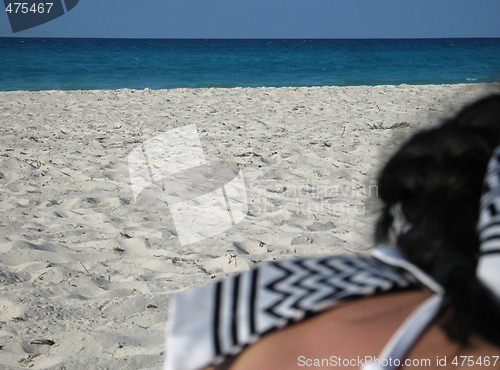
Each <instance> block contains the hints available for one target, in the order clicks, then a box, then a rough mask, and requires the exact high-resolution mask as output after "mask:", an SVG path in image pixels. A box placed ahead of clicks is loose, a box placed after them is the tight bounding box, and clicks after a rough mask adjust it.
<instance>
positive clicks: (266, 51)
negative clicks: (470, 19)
mask: <svg viewBox="0 0 500 370" xmlns="http://www.w3.org/2000/svg"><path fill="white" fill-rule="evenodd" d="M475 82H500V38H487V39H394V40H393V39H382V40H376V39H373V40H370V39H368V40H366V39H357V40H275V39H273V40H192V39H189V40H161V39H147V40H142V39H27V38H0V90H3V91H5V90H7V91H8V90H48V89H61V90H70V89H119V88H135V89H143V88H146V87H149V88H151V89H165V88H178V87H237V86H243V87H256V86H325V85H335V86H346V85H380V84H391V85H397V84H403V83H406V84H454V83H475Z"/></svg>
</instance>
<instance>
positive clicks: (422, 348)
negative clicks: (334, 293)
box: [225, 291, 500, 370]
mask: <svg viewBox="0 0 500 370" xmlns="http://www.w3.org/2000/svg"><path fill="white" fill-rule="evenodd" d="M430 295H431V293H430V292H428V291H409V292H401V293H391V294H386V295H379V296H374V297H370V298H364V299H360V300H357V301H352V302H349V303H345V304H343V305H341V306H338V307H336V308H333V309H331V310H328V311H326V312H324V313H322V314H320V315H317V316H315V317H313V318H311V319H309V320H305V321H303V322H300V323H297V324H294V325H291V326H289V327H287V328H285V329H282V330H278V331H276V332H273V333H270V334H268V335H266V336H264V337H263V338H262V339H261V340H259V341H258V342H256V343H255V344H253V345H251V346H249V347H248V348H246V349H245V350H244V351H243V352H242V353H241V354H240V355H238V357H236V358H235V359H234V360H233V361H232V362H231V364H230V367H229V368H231V369H235V370H243V369H257V368H258V369H293V368H304V367H314V368H322V367H325V368H332V367H338V368H343V369H344V368H353V369H359V368H360V364H362V363H363V362H365V361H366V360H370V359H372V360H373V359H375V358H376V357H377V356H378V354H379V353H380V352H381V351H382V349H383V347H384V346H385V344H386V343H387V342H388V341H389V340H390V338H391V337H392V335H393V334H394V332H395V331H396V330H397V329H398V327H399V326H400V325H401V324H402V323H403V322H404V320H405V319H406V318H407V317H408V315H410V314H411V312H412V311H413V310H415V309H416V308H417V307H418V306H419V305H420V304H421V303H422V302H424V301H425V299H426V298H428V297H429V296H430ZM472 347H473V348H467V349H464V348H462V347H461V346H460V345H459V344H457V343H455V342H451V341H450V340H448V339H447V337H446V336H445V334H444V333H443V332H442V330H441V329H440V328H439V327H438V326H436V325H433V326H432V327H431V328H429V330H427V331H426V332H425V333H424V335H423V336H422V338H421V339H420V340H419V341H418V343H417V344H416V345H415V346H414V347H413V348H412V350H411V351H410V353H409V354H408V358H409V359H422V360H423V359H428V360H431V361H432V364H433V365H436V366H432V367H437V364H436V361H437V360H439V359H440V358H444V357H443V356H446V354H455V355H456V354H457V353H474V354H479V353H488V354H490V355H491V354H493V353H496V354H497V355H500V349H498V348H495V347H493V346H491V345H489V344H488V343H486V342H484V341H482V340H480V339H479V338H474V339H473V341H472ZM439 356H440V357H439ZM449 358H451V357H449ZM449 361H451V360H449ZM498 362H499V364H500V360H499V361H498ZM226 365H227V364H226ZM441 365H443V364H442V363H441ZM448 365H451V364H448ZM455 365H456V364H453V366H452V367H450V368H455V369H456V368H458V367H457V366H455ZM225 367H226V368H227V367H228V366H225ZM441 368H444V367H441Z"/></svg>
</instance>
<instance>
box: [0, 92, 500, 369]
mask: <svg viewBox="0 0 500 370" xmlns="http://www.w3.org/2000/svg"><path fill="white" fill-rule="evenodd" d="M498 91H500V85H498V84H464V85H426V86H410V85H401V86H375V87H367V86H358V87H301V88H294V87H290V88H234V89H173V90H149V89H146V90H113V91H111V90H100V91H43V92H25V91H18V92H0V122H1V125H0V133H1V135H0V368H19V367H20V368H32V369H47V368H48V369H63V368H65V369H161V368H162V366H163V361H164V358H165V356H166V354H165V353H164V351H165V349H164V347H165V346H164V336H165V327H166V325H167V323H168V320H169V315H168V303H169V300H170V298H171V296H172V295H173V294H175V293H177V292H180V291H183V290H185V289H189V288H191V287H193V286H196V285H200V284H205V283H208V282H211V281H213V280H214V279H219V278H223V277H224V276H226V275H228V274H232V273H235V272H237V271H241V270H244V269H248V268H251V267H252V266H255V265H257V264H260V263H263V262H265V261H272V260H277V259H283V258H291V257H293V256H306V255H308V256H309V255H320V254H322V255H324V254H352V253H361V254H365V253H369V251H370V249H371V247H372V246H373V242H372V234H373V224H374V220H375V219H376V210H377V199H376V198H377V188H376V186H375V185H374V184H375V180H376V176H377V172H378V170H379V168H380V166H381V164H382V163H383V162H384V160H385V159H386V158H387V157H388V156H389V155H390V154H391V153H392V152H393V151H394V150H395V149H396V148H397V146H398V144H399V143H401V142H402V141H403V140H404V139H405V138H406V137H408V136H409V135H410V134H412V133H414V132H416V131H417V130H420V129H422V128H425V127H429V126H432V125H433V124H435V123H436V122H438V121H439V120H441V119H443V118H445V117H449V116H451V115H452V114H453V113H454V112H456V110H457V109H459V108H460V107H461V106H462V105H463V104H465V103H467V102H471V101H473V100H475V99H476V98H478V97H481V96H484V95H486V94H488V93H490V92H498ZM187 125H195V128H196V131H197V134H198V137H199V142H200V143H201V149H202V152H203V153H204V156H205V157H206V159H207V160H208V161H223V162H232V163H234V164H235V165H237V166H238V168H239V169H240V170H241V174H242V176H243V179H244V184H245V191H246V200H247V207H248V213H247V214H246V216H245V217H244V218H243V219H242V220H237V221H238V222H233V223H235V225H234V226H232V227H227V228H225V229H224V231H223V232H221V233H218V234H215V235H211V236H209V237H207V238H203V239H202V240H199V241H196V242H194V243H181V242H180V240H179V238H178V235H177V231H176V224H175V222H174V219H173V216H172V212H171V210H170V209H169V205H168V204H166V203H164V202H160V201H155V200H154V199H153V200H152V201H150V202H147V201H142V202H138V201H136V199H135V197H134V192H133V190H132V187H131V185H132V184H131V178H130V172H129V162H128V159H129V154H130V153H131V152H132V151H133V150H134V149H135V148H138V147H141V145H142V144H143V143H145V142H147V141H148V140H150V139H153V138H155V137H158V136H159V135H162V134H165V133H168V132H171V130H174V129H178V128H182V127H185V126H187ZM207 214H208V216H211V215H210V212H209V211H207V213H206V214H205V216H206V215H207ZM195 221H196V220H195ZM195 221H194V222H195ZM177 226H178V225H177Z"/></svg>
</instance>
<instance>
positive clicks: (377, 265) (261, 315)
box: [212, 256, 417, 358]
mask: <svg viewBox="0 0 500 370" xmlns="http://www.w3.org/2000/svg"><path fill="white" fill-rule="evenodd" d="M416 284H417V281H416V279H415V278H414V277H413V276H412V275H410V274H409V273H407V272H405V271H402V270H400V269H396V268H393V267H391V266H388V265H385V264H383V263H381V262H379V261H377V260H376V259H374V258H371V257H359V256H331V257H324V258H302V259H292V260H287V261H281V262H276V263H271V264H266V265H263V266H261V267H260V268H258V269H256V270H252V271H247V272H244V273H242V274H240V275H238V276H234V277H231V278H228V279H226V280H224V281H222V282H219V283H217V284H215V287H214V290H215V293H214V297H215V305H214V306H213V307H214V311H213V326H212V327H213V330H214V332H213V338H214V346H213V350H214V355H215V356H218V357H219V358H222V357H224V356H227V355H231V354H234V353H237V352H238V351H240V350H241V348H243V347H244V346H246V345H248V344H250V343H252V342H254V341H255V340H256V339H257V338H258V337H260V336H262V335H263V334H265V333H267V332H269V331H272V330H275V329H277V328H280V327H283V326H285V325H287V324H289V323H290V322H294V321H298V320H300V319H302V318H304V317H305V316H310V315H312V314H314V313H316V312H319V311H321V310H323V309H326V308H328V307H333V306H335V305H337V304H339V303H341V302H342V301H344V300H347V299H352V298H356V297H360V296H369V295H373V294H375V293H377V292H388V291H394V290H401V289H404V288H409V287H414V286H415V285H416Z"/></svg>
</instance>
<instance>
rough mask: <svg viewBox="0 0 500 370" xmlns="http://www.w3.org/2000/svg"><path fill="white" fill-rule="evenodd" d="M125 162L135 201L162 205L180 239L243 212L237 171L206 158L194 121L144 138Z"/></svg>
mask: <svg viewBox="0 0 500 370" xmlns="http://www.w3.org/2000/svg"><path fill="white" fill-rule="evenodd" d="M128 165H129V173H130V185H131V187H132V191H133V194H134V199H135V201H136V203H138V204H142V205H144V206H145V207H149V206H158V204H164V205H166V206H167V207H168V208H169V209H170V213H171V215H172V219H173V222H174V225H175V228H176V231H177V236H178V238H179V242H180V244H181V245H186V244H191V243H194V242H197V241H200V240H204V239H207V238H209V237H211V236H213V235H216V234H218V233H221V232H223V231H225V230H227V229H229V228H231V227H232V226H234V225H236V224H237V223H239V222H241V221H242V220H243V219H244V218H245V216H246V214H247V211H248V208H247V195H246V190H245V183H244V181H243V175H242V173H241V171H240V170H239V168H238V167H237V166H235V165H232V164H229V163H222V162H217V163H214V162H208V161H207V159H206V157H205V154H204V152H203V148H202V146H201V142H200V138H199V136H198V132H197V129H196V125H194V124H193V125H187V126H183V127H180V128H176V129H172V130H170V131H168V132H165V133H163V134H161V135H158V136H156V137H154V138H152V139H149V140H148V141H146V142H144V143H143V144H142V145H140V146H138V147H136V148H135V149H134V150H133V151H132V152H131V153H130V154H129V156H128Z"/></svg>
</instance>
